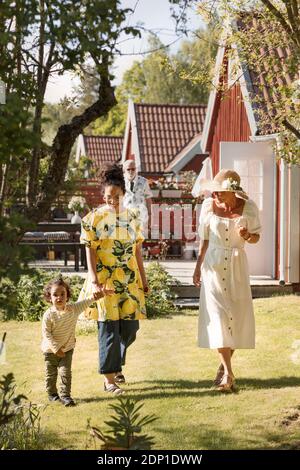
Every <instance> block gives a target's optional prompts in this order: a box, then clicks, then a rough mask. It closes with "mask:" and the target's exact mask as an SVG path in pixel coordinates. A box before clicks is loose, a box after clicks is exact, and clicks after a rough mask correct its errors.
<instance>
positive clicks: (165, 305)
mask: <svg viewBox="0 0 300 470" xmlns="http://www.w3.org/2000/svg"><path fill="white" fill-rule="evenodd" d="M146 275H147V280H148V284H149V287H150V294H149V295H147V296H146V308H147V317H148V318H154V317H161V316H164V315H171V314H172V313H176V312H177V310H178V309H177V307H176V305H175V303H174V300H175V298H176V295H175V294H174V292H172V287H171V286H173V285H179V284H180V282H179V281H178V280H177V279H175V278H174V277H173V276H171V275H170V274H169V273H168V272H167V271H166V270H165V269H164V268H163V267H162V266H161V265H160V264H159V263H158V262H157V261H155V262H153V263H150V264H149V265H148V267H147V269H146Z"/></svg>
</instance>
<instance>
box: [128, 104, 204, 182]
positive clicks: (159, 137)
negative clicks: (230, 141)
mask: <svg viewBox="0 0 300 470" xmlns="http://www.w3.org/2000/svg"><path fill="white" fill-rule="evenodd" d="M134 111H135V120H136V126H137V135H138V141H139V151H140V160H141V171H142V172H146V173H160V172H163V171H165V168H167V167H168V166H169V164H170V163H171V161H172V160H173V159H174V158H175V157H176V156H177V155H178V154H179V152H181V150H183V149H184V147H186V146H187V144H188V143H189V142H190V141H191V140H192V139H194V137H195V136H198V135H199V134H201V133H202V130H203V124H204V120H205V114H206V106H205V105H177V104H134Z"/></svg>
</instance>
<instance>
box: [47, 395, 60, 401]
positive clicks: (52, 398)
mask: <svg viewBox="0 0 300 470" xmlns="http://www.w3.org/2000/svg"><path fill="white" fill-rule="evenodd" d="M48 400H49V401H58V400H59V396H58V395H57V393H52V395H48Z"/></svg>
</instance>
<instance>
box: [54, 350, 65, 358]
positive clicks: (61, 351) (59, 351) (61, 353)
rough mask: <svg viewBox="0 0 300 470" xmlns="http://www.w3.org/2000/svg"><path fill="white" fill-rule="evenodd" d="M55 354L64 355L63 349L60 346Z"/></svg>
mask: <svg viewBox="0 0 300 470" xmlns="http://www.w3.org/2000/svg"><path fill="white" fill-rule="evenodd" d="M56 356H58V357H65V353H64V352H63V350H62V349H61V348H60V349H59V350H58V351H57V352H56Z"/></svg>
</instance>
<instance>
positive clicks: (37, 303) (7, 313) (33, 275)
mask: <svg viewBox="0 0 300 470" xmlns="http://www.w3.org/2000/svg"><path fill="white" fill-rule="evenodd" d="M60 275H61V273H58V272H49V271H43V270H38V269H36V270H32V271H31V272H30V274H24V275H22V276H21V278H20V280H19V282H18V283H17V284H16V285H15V284H14V283H13V282H12V281H10V280H9V279H6V278H4V279H2V280H1V282H0V292H1V293H0V296H2V297H3V299H2V300H3V301H2V305H1V308H0V319H2V320H28V321H38V320H40V318H41V316H42V315H43V313H44V312H45V310H46V309H47V308H48V307H49V304H48V303H47V302H46V301H45V300H44V298H43V289H44V286H45V285H46V284H47V283H48V282H49V281H50V280H51V279H55V278H58V277H59V276H60ZM63 278H64V280H66V281H67V282H68V283H69V285H70V287H71V292H72V297H71V300H72V301H76V300H77V299H78V295H79V292H80V290H81V287H82V285H83V282H84V279H82V278H81V277H80V276H71V277H70V278H68V277H67V276H63ZM5 297H6V303H5V302H4V299H5Z"/></svg>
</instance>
